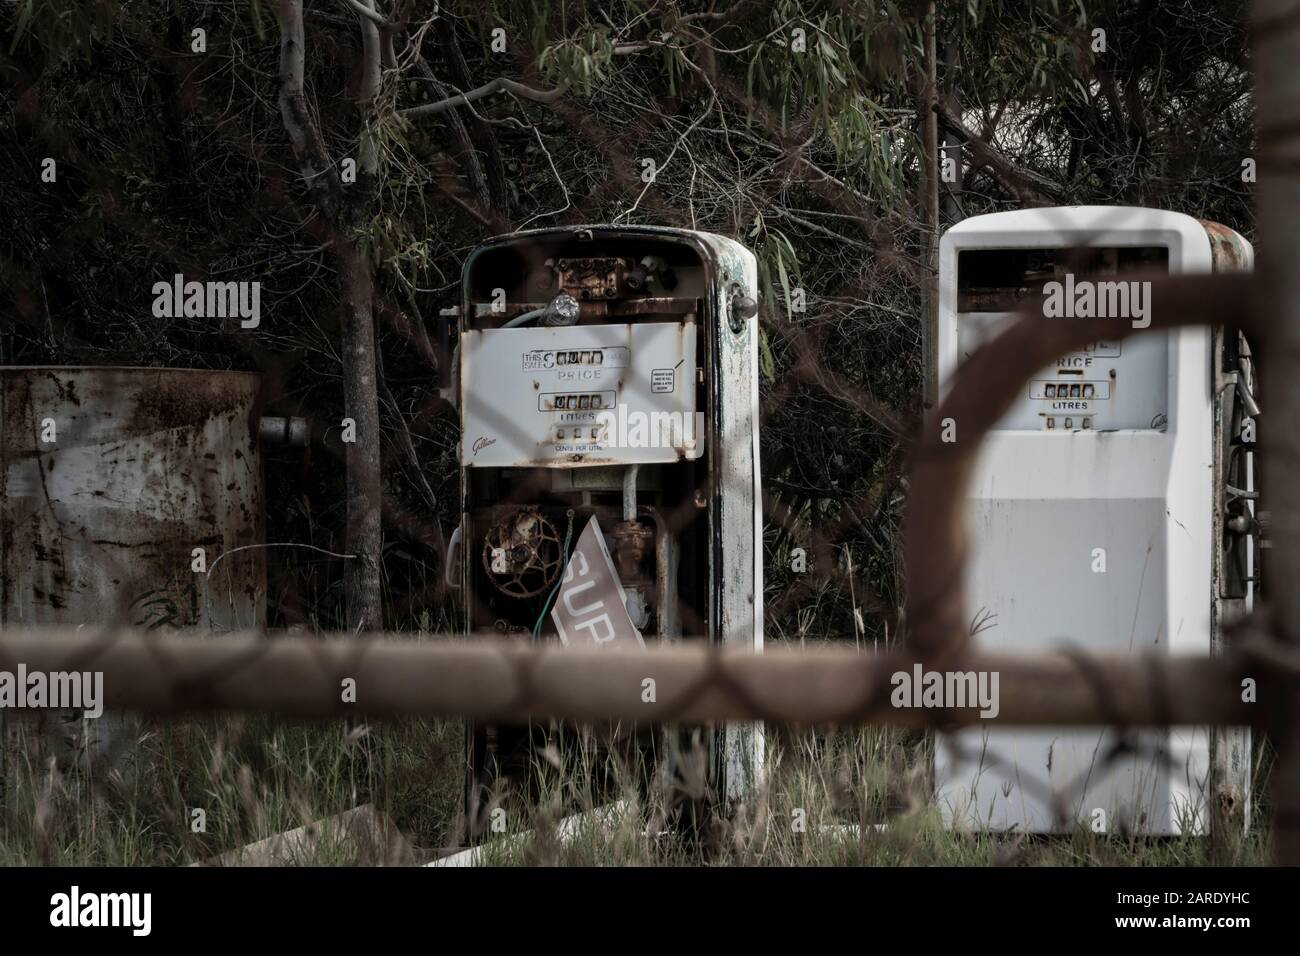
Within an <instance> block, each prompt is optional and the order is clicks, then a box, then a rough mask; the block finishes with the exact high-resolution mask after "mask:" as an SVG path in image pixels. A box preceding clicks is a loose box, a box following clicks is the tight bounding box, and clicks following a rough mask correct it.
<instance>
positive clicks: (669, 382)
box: [650, 368, 677, 392]
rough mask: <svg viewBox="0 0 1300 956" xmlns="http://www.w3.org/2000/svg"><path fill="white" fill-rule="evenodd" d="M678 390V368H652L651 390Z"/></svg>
mask: <svg viewBox="0 0 1300 956" xmlns="http://www.w3.org/2000/svg"><path fill="white" fill-rule="evenodd" d="M676 390H677V370H676V369H671V368H656V369H651V370H650V391H652V392H672V391H676Z"/></svg>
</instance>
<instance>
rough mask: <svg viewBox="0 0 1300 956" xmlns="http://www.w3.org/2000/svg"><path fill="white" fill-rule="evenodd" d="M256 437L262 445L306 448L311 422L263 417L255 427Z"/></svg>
mask: <svg viewBox="0 0 1300 956" xmlns="http://www.w3.org/2000/svg"><path fill="white" fill-rule="evenodd" d="M257 437H258V439H259V440H260V441H261V442H262V444H263V445H288V446H289V447H290V448H306V447H307V446H308V445H309V444H310V443H311V421H310V419H306V418H298V417H296V416H295V417H292V418H277V417H276V416H273V415H263V416H262V418H261V420H260V421H259V422H258V425H257Z"/></svg>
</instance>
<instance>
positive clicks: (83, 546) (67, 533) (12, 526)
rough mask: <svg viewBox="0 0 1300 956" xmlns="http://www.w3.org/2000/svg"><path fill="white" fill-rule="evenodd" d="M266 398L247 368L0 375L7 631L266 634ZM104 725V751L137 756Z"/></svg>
mask: <svg viewBox="0 0 1300 956" xmlns="http://www.w3.org/2000/svg"><path fill="white" fill-rule="evenodd" d="M258 389H259V378H258V376H256V375H253V374H248V373H243V372H222V371H207V370H198V369H150V368H61V367H29V368H0V628H4V627H19V626H21V627H28V626H43V625H61V626H74V627H76V626H80V625H85V626H86V627H87V628H93V629H95V630H96V631H102V632H103V633H104V635H105V639H106V640H109V639H111V634H112V629H113V628H115V627H132V628H143V629H148V630H157V631H167V630H174V629H182V628H197V629H203V630H212V631H217V632H223V631H231V630H246V629H257V628H261V627H262V626H263V625H264V621H265V604H266V583H265V582H266V566H265V551H264V549H263V548H262V547H258V545H261V544H262V543H263V538H264V527H263V525H264V515H263V507H264V506H263V488H262V463H261V456H260V453H259V449H258V445H257V433H258V423H257V414H258V402H257V397H258ZM76 719H77V722H78V723H80V722H81V721H80V716H79V715H77V718H76ZM89 723H90V722H89V721H87V722H86V724H89ZM96 724H97V726H96V727H95V728H94V730H95V733H92V734H90V735H89V736H91V737H93V738H95V740H93V741H92V742H91V743H90V744H89V746H90V747H92V748H93V749H96V750H98V751H102V750H104V749H105V748H108V749H122V748H123V747H124V746H128V745H129V741H123V739H122V738H123V736H124V731H125V730H126V726H125V724H123V722H122V721H121V719H120V718H117V719H110V718H109V717H108V715H105V717H102V718H100V719H99V721H98V722H96ZM85 729H86V728H82V732H81V736H82V737H85V736H87V735H86V734H85V733H84V730H85Z"/></svg>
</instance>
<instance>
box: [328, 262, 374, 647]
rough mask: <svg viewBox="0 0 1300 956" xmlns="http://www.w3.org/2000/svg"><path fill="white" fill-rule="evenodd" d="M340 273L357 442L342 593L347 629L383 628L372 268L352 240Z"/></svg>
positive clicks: (349, 450)
mask: <svg viewBox="0 0 1300 956" xmlns="http://www.w3.org/2000/svg"><path fill="white" fill-rule="evenodd" d="M339 245H340V248H339V250H338V260H339V264H340V267H341V269H342V272H343V283H344V303H343V409H344V415H345V416H346V417H348V418H351V419H352V420H353V421H354V422H356V436H355V437H356V441H353V442H348V443H346V444H345V445H344V446H343V448H344V461H345V463H346V465H347V514H348V523H347V549H348V553H349V554H351V555H353V557H352V559H351V560H349V561H348V562H347V564H346V566H345V568H346V569H345V571H344V578H343V594H344V600H345V602H346V607H347V626H348V631H349V632H351V633H354V634H355V633H357V632H358V631H378V630H382V629H383V623H384V622H383V603H382V601H381V599H380V592H379V556H380V554H381V553H382V550H383V530H382V527H381V516H382V513H383V493H384V491H383V475H382V471H381V466H380V443H379V400H378V398H377V393H376V383H375V322H374V292H375V276H374V266H373V265H372V263H371V261H370V259H369V257H368V256H366V255H365V254H364V253H363V252H362V251H361V250H359V249H358V248H357V247H356V244H355V243H353V242H352V241H350V240H344V239H340V240H339Z"/></svg>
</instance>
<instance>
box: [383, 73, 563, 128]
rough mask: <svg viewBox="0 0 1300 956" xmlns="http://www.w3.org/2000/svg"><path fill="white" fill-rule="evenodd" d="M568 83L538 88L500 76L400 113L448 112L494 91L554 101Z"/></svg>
mask: <svg viewBox="0 0 1300 956" xmlns="http://www.w3.org/2000/svg"><path fill="white" fill-rule="evenodd" d="M568 88H569V87H568V84H562V85H560V86H557V87H555V89H553V90H536V89H533V88H532V87H531V86H525V85H524V84H522V83H519V82H516V81H515V80H511V79H508V78H507V77H504V76H499V77H497V78H496V79H495V80H491V81H489V82H487V83H484V84H483V85H482V86H479V87H476V88H475V89H472V90H470V91H469V92H468V93H457V94H456V95H455V96H449V97H447V99H445V100H439V101H438V102H436V103H424V104H422V105H420V106H412V107H410V108H409V109H404V110H401V111H399V115H401V116H403V117H405V118H407V119H419V118H420V117H422V116H433V115H435V114H437V113H443V112H446V111H447V110H449V109H452V108H454V107H457V106H464V105H465V104H466V103H472V102H474V101H475V100H481V99H483V98H484V97H485V96H491V95H492V94H493V93H513V94H514V95H515V96H520V97H523V98H524V99H526V100H532V101H533V102H534V103H554V102H556V101H557V100H558V99H559V98H560V97H561V96H563V95H564V94H565V92H566V91H567V90H568Z"/></svg>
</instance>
